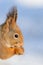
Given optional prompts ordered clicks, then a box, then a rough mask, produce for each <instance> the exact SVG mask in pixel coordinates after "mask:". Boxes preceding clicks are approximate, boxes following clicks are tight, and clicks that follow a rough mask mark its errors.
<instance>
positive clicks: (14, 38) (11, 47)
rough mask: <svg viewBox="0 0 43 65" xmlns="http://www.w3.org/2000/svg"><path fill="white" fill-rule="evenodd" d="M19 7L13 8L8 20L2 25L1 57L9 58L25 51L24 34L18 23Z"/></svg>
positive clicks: (0, 27) (0, 36)
mask: <svg viewBox="0 0 43 65" xmlns="http://www.w3.org/2000/svg"><path fill="white" fill-rule="evenodd" d="M16 20H17V9H16V8H13V9H12V10H11V11H10V13H8V15H7V19H6V22H5V23H4V24H3V25H0V58H1V59H7V58H10V57H11V56H13V55H15V54H16V55H17V54H18V55H21V54H23V52H24V48H23V47H22V46H23V35H22V33H21V30H20V28H19V27H18V25H17V24H16Z"/></svg>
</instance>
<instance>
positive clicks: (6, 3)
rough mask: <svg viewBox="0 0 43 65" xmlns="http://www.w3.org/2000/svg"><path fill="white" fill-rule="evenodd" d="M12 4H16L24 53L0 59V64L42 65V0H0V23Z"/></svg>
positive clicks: (3, 20)
mask: <svg viewBox="0 0 43 65" xmlns="http://www.w3.org/2000/svg"><path fill="white" fill-rule="evenodd" d="M12 6H17V9H18V19H17V24H18V25H19V27H20V29H21V31H22V33H23V36H24V49H25V52H24V55H22V56H13V57H11V58H10V59H8V60H1V59H0V65H14V64H16V65H26V64H27V65H43V0H0V25H1V24H3V23H4V22H5V20H6V14H7V13H8V12H9V10H10V8H11V7H12Z"/></svg>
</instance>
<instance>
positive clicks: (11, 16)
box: [6, 7, 17, 27]
mask: <svg viewBox="0 0 43 65" xmlns="http://www.w3.org/2000/svg"><path fill="white" fill-rule="evenodd" d="M16 21H17V8H16V7H13V8H12V9H11V10H10V12H9V13H8V14H7V19H6V23H7V25H8V26H10V25H11V26H10V27H14V25H15V23H16Z"/></svg>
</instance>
